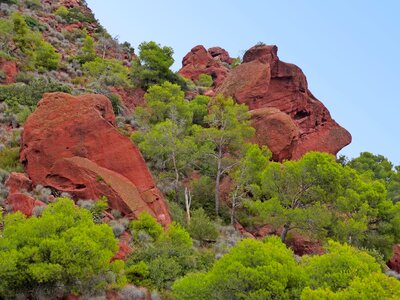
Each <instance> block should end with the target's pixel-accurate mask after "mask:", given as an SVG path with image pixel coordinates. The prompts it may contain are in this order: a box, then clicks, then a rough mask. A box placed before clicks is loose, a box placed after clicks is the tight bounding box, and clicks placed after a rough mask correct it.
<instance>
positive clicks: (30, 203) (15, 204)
mask: <svg viewBox="0 0 400 300" xmlns="http://www.w3.org/2000/svg"><path fill="white" fill-rule="evenodd" d="M6 204H7V205H9V206H10V207H11V209H12V211H14V212H16V211H20V212H22V213H23V214H24V215H26V216H28V217H30V216H32V211H33V208H34V207H35V206H45V205H46V204H44V203H43V202H41V201H39V200H35V199H34V198H32V197H30V196H28V195H25V194H21V193H15V194H11V195H9V196H8V197H7V199H6Z"/></svg>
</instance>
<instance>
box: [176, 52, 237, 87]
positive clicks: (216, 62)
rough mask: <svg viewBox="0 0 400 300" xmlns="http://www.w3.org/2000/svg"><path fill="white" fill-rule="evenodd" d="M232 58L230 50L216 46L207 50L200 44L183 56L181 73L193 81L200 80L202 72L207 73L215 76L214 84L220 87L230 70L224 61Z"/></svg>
mask: <svg viewBox="0 0 400 300" xmlns="http://www.w3.org/2000/svg"><path fill="white" fill-rule="evenodd" d="M231 60H232V59H231V58H230V57H229V54H228V52H226V51H225V50H224V49H222V48H219V47H214V48H210V50H209V51H207V50H206V48H204V46H202V45H198V46H196V47H194V48H192V50H190V52H189V53H188V54H186V56H185V57H184V58H183V60H182V69H180V70H179V74H180V75H182V76H183V77H186V78H188V79H190V80H192V81H196V80H198V79H199V76H200V75H201V74H207V75H210V76H211V77H212V78H213V81H214V86H215V87H218V86H220V85H221V84H222V82H223V81H224V80H225V78H226V76H227V75H228V72H229V69H228V68H227V67H226V66H225V65H224V62H225V63H227V62H228V61H231Z"/></svg>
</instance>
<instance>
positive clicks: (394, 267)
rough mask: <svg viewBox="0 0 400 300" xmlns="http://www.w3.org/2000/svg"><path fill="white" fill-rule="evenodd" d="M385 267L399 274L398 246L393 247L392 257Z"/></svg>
mask: <svg viewBox="0 0 400 300" xmlns="http://www.w3.org/2000/svg"><path fill="white" fill-rule="evenodd" d="M387 265H388V267H389V268H390V269H392V270H394V271H396V272H397V273H400V244H397V245H394V246H393V255H392V257H391V258H390V260H389V261H388V263H387Z"/></svg>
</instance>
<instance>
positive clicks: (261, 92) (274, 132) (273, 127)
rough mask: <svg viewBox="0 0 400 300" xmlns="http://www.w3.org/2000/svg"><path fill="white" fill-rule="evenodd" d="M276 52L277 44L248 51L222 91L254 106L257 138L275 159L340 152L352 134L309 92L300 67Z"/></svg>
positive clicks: (238, 100) (229, 76)
mask: <svg viewBox="0 0 400 300" xmlns="http://www.w3.org/2000/svg"><path fill="white" fill-rule="evenodd" d="M277 52H278V48H277V47H276V46H266V45H263V46H254V47H252V48H251V49H249V50H248V51H247V52H246V53H245V55H244V57H243V63H242V64H241V65H239V66H238V67H236V68H235V69H233V70H232V71H231V72H230V73H229V75H228V76H227V78H226V79H225V81H224V82H223V83H222V85H221V86H220V87H219V88H218V89H217V93H223V94H225V95H227V96H232V97H233V98H234V99H235V100H236V101H237V102H238V103H245V104H246V105H247V106H248V107H249V109H250V110H252V112H251V113H252V116H253V125H254V127H255V128H256V132H257V133H256V138H255V140H256V142H258V143H259V144H261V145H267V146H268V147H269V148H270V149H271V151H272V152H273V156H274V157H273V158H274V159H275V160H280V161H281V160H284V159H298V158H300V157H301V156H302V155H303V154H304V153H306V152H308V151H322V152H328V153H332V154H336V153H337V152H338V151H339V150H340V149H342V148H343V147H344V146H346V145H348V144H349V143H350V142H351V135H350V134H349V133H348V132H347V130H345V129H344V128H342V127H341V126H339V125H338V124H337V123H336V122H335V121H334V120H333V119H332V118H331V116H330V113H329V111H328V110H327V108H326V107H325V106H324V105H323V104H322V103H321V102H320V101H319V100H318V99H317V98H315V97H314V96H313V94H312V93H311V92H310V91H309V89H308V85H307V79H306V77H305V75H304V74H303V72H302V71H301V69H300V68H299V67H297V66H295V65H293V64H288V63H285V62H282V61H280V60H279V58H278V55H277ZM267 108H268V109H267ZM271 108H273V109H275V110H274V111H273V112H272V111H271V110H270V109H271Z"/></svg>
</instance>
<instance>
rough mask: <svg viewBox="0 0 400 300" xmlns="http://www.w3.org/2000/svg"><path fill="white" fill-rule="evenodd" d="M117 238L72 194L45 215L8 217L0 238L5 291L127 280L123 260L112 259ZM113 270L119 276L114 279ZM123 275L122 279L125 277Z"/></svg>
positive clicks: (81, 288) (0, 288) (80, 287)
mask: <svg viewBox="0 0 400 300" xmlns="http://www.w3.org/2000/svg"><path fill="white" fill-rule="evenodd" d="M117 249H118V246H117V240H116V239H115V238H114V236H113V233H112V230H111V228H110V227H109V226H108V225H96V224H94V223H93V221H92V216H91V214H90V213H89V212H88V211H86V210H83V209H79V208H77V207H75V206H74V204H73V202H72V201H71V200H69V199H67V198H59V199H58V200H57V202H55V203H53V204H50V205H49V206H48V208H47V209H46V210H45V211H44V212H43V214H42V216H41V217H40V218H36V217H32V218H29V219H26V218H25V217H23V216H22V214H20V213H15V214H10V215H8V216H7V217H6V218H5V221H4V229H3V232H2V235H1V237H0V270H1V272H0V279H1V280H0V295H1V297H13V296H15V295H16V294H18V293H31V292H32V291H33V290H36V289H38V288H39V289H44V290H45V289H50V290H52V291H53V292H54V291H56V290H58V292H65V293H80V292H88V291H90V290H96V289H104V288H106V287H107V286H113V285H121V284H124V278H123V273H122V271H121V270H122V269H121V268H123V263H122V264H121V262H120V261H116V262H114V263H112V264H110V259H111V257H112V256H113V255H114V253H115V252H116V251H117ZM109 274H114V275H115V276H113V277H114V279H113V280H111V281H108V280H109V278H110V276H109ZM121 275H122V277H121Z"/></svg>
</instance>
